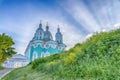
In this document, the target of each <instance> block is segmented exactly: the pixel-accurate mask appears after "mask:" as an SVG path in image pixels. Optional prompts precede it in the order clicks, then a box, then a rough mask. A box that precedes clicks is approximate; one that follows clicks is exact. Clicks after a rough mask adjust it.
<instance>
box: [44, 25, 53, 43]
mask: <svg viewBox="0 0 120 80" xmlns="http://www.w3.org/2000/svg"><path fill="white" fill-rule="evenodd" d="M44 40H45V41H49V40H52V34H51V32H50V31H49V26H48V25H47V26H46V31H45V32H44Z"/></svg>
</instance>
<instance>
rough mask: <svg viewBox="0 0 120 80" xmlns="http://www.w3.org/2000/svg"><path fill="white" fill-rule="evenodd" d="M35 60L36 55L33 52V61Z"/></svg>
mask: <svg viewBox="0 0 120 80" xmlns="http://www.w3.org/2000/svg"><path fill="white" fill-rule="evenodd" d="M36 58H37V53H36V52H34V53H33V60H34V59H36Z"/></svg>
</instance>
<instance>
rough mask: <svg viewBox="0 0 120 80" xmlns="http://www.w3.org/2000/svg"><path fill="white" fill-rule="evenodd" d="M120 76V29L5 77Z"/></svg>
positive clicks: (44, 79) (61, 79) (59, 79)
mask: <svg viewBox="0 0 120 80" xmlns="http://www.w3.org/2000/svg"><path fill="white" fill-rule="evenodd" d="M10 79H11V80H33V79H34V80H77V79H78V80H80V79H83V80H86V79H89V80H96V79H102V80H103V79H104V80H106V79H107V80H117V79H120V29H118V30H114V31H111V32H104V33H100V34H96V35H94V36H93V37H91V38H90V39H89V40H87V41H86V42H84V43H82V44H76V45H75V47H74V48H72V49H70V50H69V51H65V52H62V53H61V54H55V55H52V56H49V57H46V58H41V59H36V60H35V61H34V62H32V63H31V64H30V65H28V66H26V67H24V68H19V69H16V70H14V71H12V72H11V73H10V74H8V75H7V76H5V77H4V78H3V79H2V80H10Z"/></svg>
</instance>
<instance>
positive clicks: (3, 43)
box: [0, 33, 16, 64]
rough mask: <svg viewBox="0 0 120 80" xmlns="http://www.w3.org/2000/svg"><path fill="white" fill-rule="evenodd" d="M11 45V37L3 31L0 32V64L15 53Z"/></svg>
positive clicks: (12, 43)
mask: <svg viewBox="0 0 120 80" xmlns="http://www.w3.org/2000/svg"><path fill="white" fill-rule="evenodd" d="M13 45H14V42H13V40H12V38H11V37H9V36H8V35H6V34H5V33H3V34H0V64H1V63H2V62H4V61H5V60H6V59H7V58H8V57H10V56H12V55H13V54H15V53H16V52H15V51H14V48H13V47H12V46H13Z"/></svg>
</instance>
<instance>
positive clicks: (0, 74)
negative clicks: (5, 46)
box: [0, 68, 13, 79]
mask: <svg viewBox="0 0 120 80" xmlns="http://www.w3.org/2000/svg"><path fill="white" fill-rule="evenodd" d="M12 70H13V69H11V68H5V69H3V70H0V79H1V78H2V77H4V76H5V75H6V74H8V73H9V72H11V71H12Z"/></svg>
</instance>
